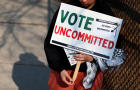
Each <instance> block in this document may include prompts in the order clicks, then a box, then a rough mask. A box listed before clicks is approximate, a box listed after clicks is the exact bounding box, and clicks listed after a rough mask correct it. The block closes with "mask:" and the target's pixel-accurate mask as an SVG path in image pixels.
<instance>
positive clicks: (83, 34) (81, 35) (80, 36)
mask: <svg viewBox="0 0 140 90" xmlns="http://www.w3.org/2000/svg"><path fill="white" fill-rule="evenodd" d="M84 36H85V33H82V34H81V32H79V35H78V38H77V40H79V38H82V41H83V39H84Z"/></svg>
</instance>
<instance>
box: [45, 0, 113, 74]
mask: <svg viewBox="0 0 140 90" xmlns="http://www.w3.org/2000/svg"><path fill="white" fill-rule="evenodd" d="M68 4H71V5H75V6H79V7H82V8H84V7H83V6H82V5H81V4H80V2H79V0H70V2H68ZM91 10H93V11H97V12H101V13H104V14H108V15H111V16H113V13H112V11H111V9H110V8H109V6H108V5H107V4H106V3H105V2H103V1H100V0H97V2H96V4H95V5H94V6H93V8H91ZM57 14H58V10H57V11H56V13H55V14H54V17H53V19H52V22H51V24H50V27H49V31H48V35H47V37H46V39H45V43H44V49H45V53H46V56H47V60H48V65H49V67H50V68H51V69H54V70H56V71H58V72H60V71H62V70H63V69H65V70H74V69H75V65H74V66H71V65H70V63H69V61H68V59H67V57H66V54H65V52H64V49H63V48H62V47H59V46H55V45H52V44H50V39H51V35H52V32H53V28H54V25H55V21H56V18H57ZM86 69H87V66H86V63H83V64H81V66H80V69H79V71H80V72H85V71H86Z"/></svg>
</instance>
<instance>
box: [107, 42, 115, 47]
mask: <svg viewBox="0 0 140 90" xmlns="http://www.w3.org/2000/svg"><path fill="white" fill-rule="evenodd" d="M113 47H114V42H113V41H109V44H108V48H109V49H112V48H113Z"/></svg>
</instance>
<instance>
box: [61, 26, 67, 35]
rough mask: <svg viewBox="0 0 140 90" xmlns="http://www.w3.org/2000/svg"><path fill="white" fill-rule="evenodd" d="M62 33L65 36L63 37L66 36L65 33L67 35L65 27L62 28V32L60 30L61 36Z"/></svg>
mask: <svg viewBox="0 0 140 90" xmlns="http://www.w3.org/2000/svg"><path fill="white" fill-rule="evenodd" d="M61 33H62V34H63V36H64V35H65V33H66V28H65V29H63V27H61V30H60V35H61Z"/></svg>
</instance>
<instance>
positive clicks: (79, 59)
mask: <svg viewBox="0 0 140 90" xmlns="http://www.w3.org/2000/svg"><path fill="white" fill-rule="evenodd" d="M73 57H74V58H75V59H76V60H78V61H84V60H85V56H84V55H83V54H78V55H73Z"/></svg>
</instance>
